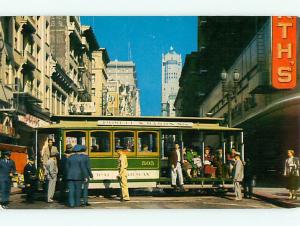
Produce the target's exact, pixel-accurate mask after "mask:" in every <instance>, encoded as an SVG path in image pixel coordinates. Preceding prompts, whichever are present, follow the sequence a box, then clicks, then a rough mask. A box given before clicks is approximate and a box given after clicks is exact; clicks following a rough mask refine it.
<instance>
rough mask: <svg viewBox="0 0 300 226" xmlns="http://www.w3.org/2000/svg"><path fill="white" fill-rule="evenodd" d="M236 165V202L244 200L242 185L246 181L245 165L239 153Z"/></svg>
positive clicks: (236, 154)
mask: <svg viewBox="0 0 300 226" xmlns="http://www.w3.org/2000/svg"><path fill="white" fill-rule="evenodd" d="M234 158H235V164H234V168H233V169H234V171H233V172H234V177H233V183H234V191H235V196H236V197H235V200H242V188H241V184H242V181H243V179H244V165H243V163H242V161H241V156H240V153H239V152H235V156H234Z"/></svg>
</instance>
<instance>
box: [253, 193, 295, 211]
mask: <svg viewBox="0 0 300 226" xmlns="http://www.w3.org/2000/svg"><path fill="white" fill-rule="evenodd" d="M253 196H255V197H256V198H259V199H261V200H264V201H266V202H269V203H271V204H274V205H276V206H279V207H283V208H297V207H300V204H298V203H291V202H287V201H283V200H280V199H278V198H276V197H271V196H269V195H263V194H258V193H253Z"/></svg>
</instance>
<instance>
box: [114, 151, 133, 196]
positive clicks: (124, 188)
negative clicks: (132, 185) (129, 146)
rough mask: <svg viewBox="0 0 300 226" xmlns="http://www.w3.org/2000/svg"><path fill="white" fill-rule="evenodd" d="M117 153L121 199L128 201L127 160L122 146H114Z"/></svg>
mask: <svg viewBox="0 0 300 226" xmlns="http://www.w3.org/2000/svg"><path fill="white" fill-rule="evenodd" d="M116 150H117V153H118V155H119V175H118V176H117V178H118V179H119V182H120V187H121V192H122V197H121V200H122V201H130V198H129V192H128V184H127V167H128V161H127V156H126V155H125V154H124V153H123V147H121V146H117V147H116Z"/></svg>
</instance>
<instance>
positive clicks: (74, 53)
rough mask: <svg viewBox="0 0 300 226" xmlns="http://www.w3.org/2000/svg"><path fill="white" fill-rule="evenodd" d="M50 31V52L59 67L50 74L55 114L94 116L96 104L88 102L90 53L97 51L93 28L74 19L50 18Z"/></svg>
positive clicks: (90, 84) (89, 98)
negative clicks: (60, 102) (57, 70)
mask: <svg viewBox="0 0 300 226" xmlns="http://www.w3.org/2000/svg"><path fill="white" fill-rule="evenodd" d="M50 31H51V51H52V54H53V58H54V60H55V64H56V65H59V66H56V67H54V72H53V73H54V76H53V81H54V82H53V84H54V85H55V86H53V90H52V96H53V107H52V108H53V112H54V114H91V113H94V112H95V104H94V102H92V101H91V90H92V52H93V51H94V50H97V49H99V44H98V42H97V40H96V37H95V35H94V32H93V30H92V28H91V27H90V26H83V25H81V24H80V20H79V17H77V16H53V17H51V26H50ZM57 68H58V69H59V73H57V72H56V69H57ZM57 74H59V76H57ZM65 88H67V89H65ZM57 100H62V102H63V103H64V104H63V106H66V107H63V109H64V112H62V111H61V108H60V107H59V106H57V104H56V103H57V102H58V101H57ZM56 101H57V102H56ZM65 109H67V111H66V110H65Z"/></svg>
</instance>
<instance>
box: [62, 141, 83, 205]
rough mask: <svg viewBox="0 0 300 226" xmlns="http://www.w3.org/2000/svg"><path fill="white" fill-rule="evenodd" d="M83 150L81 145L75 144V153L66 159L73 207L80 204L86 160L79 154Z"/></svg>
mask: <svg viewBox="0 0 300 226" xmlns="http://www.w3.org/2000/svg"><path fill="white" fill-rule="evenodd" d="M81 150H82V146H81V145H78V144H77V145H75V146H74V148H73V154H72V155H70V157H69V158H67V161H66V173H67V177H66V179H67V183H68V190H69V195H68V206H69V207H71V208H74V207H79V206H80V196H81V189H82V186H83V180H84V161H83V159H82V157H81V156H80V155H79V154H78V152H80V151H81Z"/></svg>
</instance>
